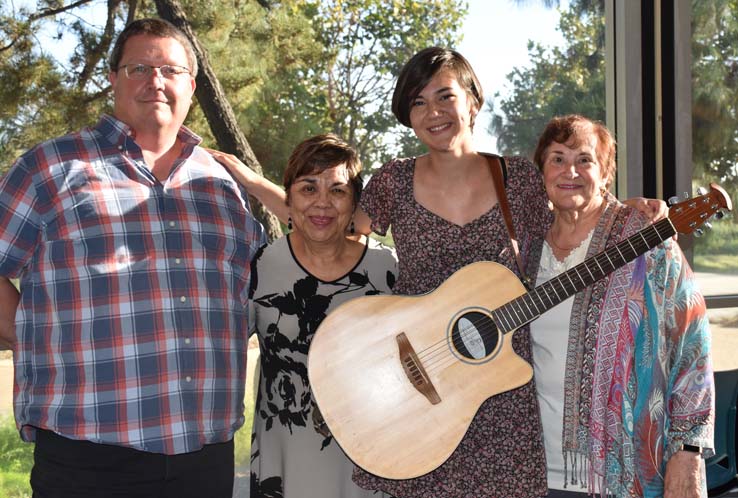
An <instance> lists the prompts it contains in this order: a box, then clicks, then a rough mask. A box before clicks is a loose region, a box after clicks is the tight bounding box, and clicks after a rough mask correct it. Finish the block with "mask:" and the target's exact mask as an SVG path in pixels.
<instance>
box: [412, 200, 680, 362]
mask: <svg viewBox="0 0 738 498" xmlns="http://www.w3.org/2000/svg"><path fill="white" fill-rule="evenodd" d="M680 217H681V215H680V214H679V213H677V214H676V215H675V216H673V217H671V220H673V221H675V222H679V218H680ZM667 220H668V218H667ZM647 228H653V225H651V226H650V227H647ZM642 232H643V230H642V231H641V232H638V234H636V235H640V236H641V238H643V239H644V240H646V241H647V243H648V244H649V245H650V243H651V242H654V241H657V242H656V244H655V245H658V244H660V243H661V242H663V241H664V240H666V238H668V237H662V236H661V235H660V234H659V233H658V231H657V230H656V229H654V230H647V232H648V233H647V234H646V236H645V237H644V236H643V234H642ZM675 232H676V231H675ZM654 235H655V237H654ZM629 239H630V238H628V239H625V240H624V241H621V242H625V241H627V240H629ZM655 245H654V246H655ZM651 248H652V247H651ZM648 250H650V248H649V249H647V251H648ZM641 254H643V253H641ZM603 255H604V256H605V257H607V259H608V260H609V262H610V266H613V265H612V260H611V256H612V257H613V258H615V257H616V255H620V257H621V258H623V256H622V252H621V251H620V249H619V248H618V246H617V245H615V246H612V247H610V248H607V249H605V250H604V251H602V252H601V253H599V254H597V255H595V256H593V257H592V258H591V260H593V261H596V259H597V258H598V257H602V256H603ZM637 256H638V255H637ZM637 256H636V257H637ZM631 260H632V259H631ZM629 261H630V260H629ZM597 264H598V265H600V263H599V262H598V263H597ZM603 264H604V261H603ZM577 266H579V265H577ZM620 266H622V265H618V266H616V267H614V268H612V269H610V270H609V271H607V272H604V273H603V274H602V275H601V276H600V277H599V278H597V279H596V280H595V281H597V280H600V279H601V278H603V277H604V276H606V275H608V274H609V273H611V272H612V271H614V270H615V269H617V268H619V267H620ZM575 268H576V267H575ZM590 273H591V272H590ZM563 275H565V274H561V275H559V276H557V277H554V279H560V278H561V277H562V276H563ZM567 276H568V275H567ZM554 279H551V280H554ZM569 279H570V280H571V277H569ZM580 279H581V276H580ZM548 282H551V281H548ZM548 282H546V283H548ZM572 283H573V282H572ZM592 283H593V282H592ZM589 285H591V283H590V284H589ZM544 286H545V283H544V284H542V285H541V286H539V287H537V288H536V289H533V290H532V291H530V292H529V293H527V294H524V295H523V296H525V295H530V294H531V293H532V292H536V294H538V293H539V292H540V291H541V290H542V291H544V292H545V293H546V296H547V297H548V298H549V301H550V302H553V300H552V299H551V297H550V295H549V294H548V292H547V291H545V289H543V287H544ZM560 286H561V287H562V289H563V290H564V291H566V284H565V283H563V281H562V282H560ZM553 290H554V291H555V288H553ZM523 296H519V298H520V297H523ZM557 297H558V296H557ZM568 297H571V296H567V298H568ZM519 298H515V299H513V300H512V301H510V302H509V303H506V304H504V305H503V306H500V307H499V308H497V309H496V310H499V309H502V308H504V307H506V306H508V305H511V304H513V303H514V302H515V301H516V300H518V299H519ZM539 298H540V296H539ZM540 302H541V304H543V300H542V299H541V300H540ZM533 304H534V306H536V307H537V305H536V304H535V302H534V303H533ZM557 304H559V303H557ZM496 310H488V312H489V313H490V315H494V311H496ZM521 312H523V315H524V316H526V315H525V312H524V310H523V309H522V308H521ZM534 318H535V317H534ZM488 320H489V321H490V322H491V323H492V325H481V326H479V327H477V326H475V327H467V328H463V329H460V330H459V334H458V337H459V338H460V340H461V341H462V342H465V341H464V340H465V339H467V338H469V337H472V336H474V337H476V336H477V335H478V336H479V337H480V338H481V339H482V340H483V343H484V344H485V345H486V343H487V341H486V340H489V339H490V338H491V337H492V336H493V335H497V334H498V332H499V335H500V336H505V335H507V334H509V333H511V332H514V331H515V330H517V329H514V330H504V328H503V327H500V326H499V324H497V323H496V322H495V320H493V319H492V318H490V317H488ZM475 331H476V332H477V333H476V334H475ZM485 339H486V340H485ZM497 342H499V341H497ZM496 345H497V344H496ZM495 349H497V348H495ZM485 352H486V350H485ZM485 356H489V355H485ZM417 358H418V360H419V361H420V362H421V364H422V365H423V367H424V369H425V370H426V372H427V373H430V372H435V371H438V370H439V369H445V368H447V367H449V366H450V365H453V364H454V363H455V362H456V361H463V360H461V359H460V358H458V357H457V356H456V354H454V352H453V351H452V350H451V348H449V347H448V338H447V337H444V339H442V340H440V341H437V342H436V343H434V344H431V345H430V346H428V347H427V348H425V349H422V350H420V351H419V352H418V353H417ZM449 359H450V361H448V360H449Z"/></svg>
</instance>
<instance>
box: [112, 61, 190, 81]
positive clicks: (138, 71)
mask: <svg viewBox="0 0 738 498" xmlns="http://www.w3.org/2000/svg"><path fill="white" fill-rule="evenodd" d="M120 68H123V69H124V70H125V73H126V76H127V77H128V79H129V80H145V79H147V78H149V77H150V76H151V73H152V72H153V71H154V69H158V70H159V74H161V77H163V78H165V79H168V80H172V79H174V78H176V77H177V76H179V75H180V74H190V70H189V69H187V68H186V67H184V66H170V65H169V64H165V65H163V66H149V65H148V64H123V65H121V66H118V69H120Z"/></svg>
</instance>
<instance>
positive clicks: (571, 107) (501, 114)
mask: <svg viewBox="0 0 738 498" xmlns="http://www.w3.org/2000/svg"><path fill="white" fill-rule="evenodd" d="M559 30H560V31H561V34H562V35H563V37H564V39H565V40H566V44H565V46H564V47H561V48H560V47H554V48H547V47H543V46H541V45H540V44H538V43H534V42H532V41H529V42H528V54H529V58H530V65H529V67H522V68H515V69H514V70H513V71H512V72H511V73H510V74H508V76H507V77H508V79H509V80H510V81H511V82H512V83H513V85H514V90H513V93H512V95H511V96H510V97H508V98H505V99H503V100H501V101H500V103H499V104H498V105H499V109H496V108H495V106H496V105H497V104H496V101H497V100H498V99H499V97H500V94H499V92H498V93H496V94H495V98H494V99H493V100H491V101H489V102H488V103H487V106H488V109H489V110H490V111H491V113H492V120H491V122H490V126H489V131H490V133H492V134H493V135H495V136H496V137H497V145H498V148H499V150H500V152H502V153H503V154H521V155H525V156H532V154H533V150H534V149H535V146H536V143H537V142H538V136H539V135H540V133H541V132H542V131H543V128H544V127H545V126H546V123H548V121H549V119H551V116H556V115H561V114H569V113H579V114H583V115H585V116H588V117H591V118H594V119H599V120H601V121H604V120H605V56H604V53H605V50H604V46H605V20H604V4H603V3H602V2H601V1H594V2H572V4H571V5H570V8H569V10H567V11H564V12H561V18H560V20H559Z"/></svg>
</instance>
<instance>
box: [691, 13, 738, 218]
mask: <svg viewBox="0 0 738 498" xmlns="http://www.w3.org/2000/svg"><path fill="white" fill-rule="evenodd" d="M693 5H694V10H693V18H692V33H693V35H692V94H693V96H692V147H693V154H692V158H693V161H694V167H695V173H694V175H693V176H694V178H695V179H698V180H699V181H700V182H701V183H702V184H706V183H707V182H709V181H716V182H718V183H721V184H722V185H723V186H724V187H725V188H726V189H727V190H728V191H731V192H737V193H738V18H737V17H736V15H735V13H736V12H738V1H736V0H713V1H710V2H705V1H695V2H693ZM734 200H735V198H734ZM734 220H735V221H736V222H738V218H737V217H734Z"/></svg>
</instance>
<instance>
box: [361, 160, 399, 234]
mask: <svg viewBox="0 0 738 498" xmlns="http://www.w3.org/2000/svg"><path fill="white" fill-rule="evenodd" d="M397 165H398V162H397V161H396V160H394V161H390V162H388V163H386V164H385V165H384V166H382V167H381V168H380V169H379V171H377V172H376V173H375V174H374V175H372V177H371V179H370V180H369V183H368V184H367V186H366V188H365V189H364V191H363V192H362V193H361V200H360V201H359V205H360V206H361V209H363V210H364V212H365V213H366V214H367V215H368V216H369V218H370V219H371V220H372V224H371V229H372V231H373V232H375V233H377V234H379V235H386V234H387V230H388V229H389V227H390V225H391V224H392V213H393V212H394V208H395V205H394V204H395V200H394V199H395V190H396V189H395V183H396V181H397V174H398V173H399V171H398V167H397Z"/></svg>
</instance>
